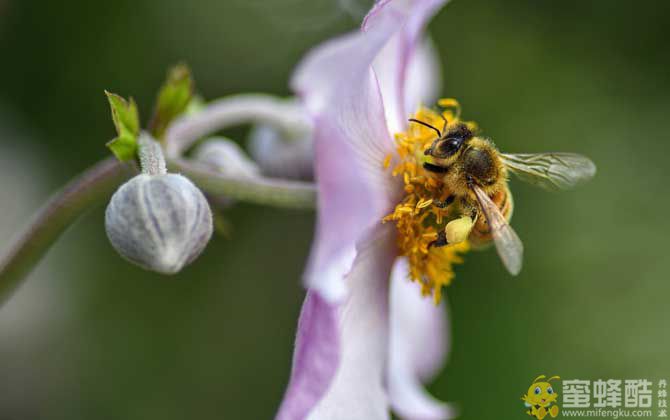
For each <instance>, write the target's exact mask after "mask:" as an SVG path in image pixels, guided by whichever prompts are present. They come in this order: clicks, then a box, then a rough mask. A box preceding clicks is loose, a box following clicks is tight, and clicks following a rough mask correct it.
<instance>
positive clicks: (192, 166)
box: [167, 159, 317, 209]
mask: <svg viewBox="0 0 670 420" xmlns="http://www.w3.org/2000/svg"><path fill="white" fill-rule="evenodd" d="M167 163H168V167H169V168H170V169H171V170H172V171H174V172H179V173H181V174H183V175H184V176H186V177H187V178H189V179H190V180H191V181H193V182H194V183H195V184H196V185H197V186H198V187H200V188H202V190H203V191H205V192H208V193H210V194H216V195H223V196H225V197H228V198H233V199H235V200H240V201H245V202H249V203H255V204H264V205H271V206H275V207H284V208H294V209H313V208H315V207H316V194H317V193H316V187H315V186H314V184H313V183H311V182H301V181H290V180H282V179H274V178H264V177H252V178H245V177H233V176H230V175H223V174H221V173H219V172H216V171H214V170H212V169H210V168H208V167H207V166H205V165H202V164H198V163H196V162H193V161H187V160H185V159H168V162H167Z"/></svg>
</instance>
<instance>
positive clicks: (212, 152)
mask: <svg viewBox="0 0 670 420" xmlns="http://www.w3.org/2000/svg"><path fill="white" fill-rule="evenodd" d="M193 159H195V160H196V161H198V162H202V163H204V164H206V165H208V166H211V167H213V168H214V169H216V170H217V171H218V172H220V173H222V174H224V175H229V176H239V177H255V176H260V174H261V170H260V168H259V167H258V165H256V163H255V162H254V161H253V160H251V159H250V158H249V157H248V156H247V155H246V154H245V153H244V150H242V148H241V147H240V146H238V145H237V143H235V142H234V141H232V140H229V139H227V138H225V137H212V138H211V139H208V140H207V141H205V142H204V143H202V144H201V145H199V146H198V147H197V148H196V149H195V152H193Z"/></svg>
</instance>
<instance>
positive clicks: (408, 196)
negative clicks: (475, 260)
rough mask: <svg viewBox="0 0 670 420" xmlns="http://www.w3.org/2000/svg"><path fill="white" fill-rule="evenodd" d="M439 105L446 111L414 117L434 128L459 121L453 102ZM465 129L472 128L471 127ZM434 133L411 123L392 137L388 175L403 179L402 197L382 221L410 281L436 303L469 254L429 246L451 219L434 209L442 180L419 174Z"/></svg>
mask: <svg viewBox="0 0 670 420" xmlns="http://www.w3.org/2000/svg"><path fill="white" fill-rule="evenodd" d="M438 105H440V106H441V107H443V108H445V109H444V111H442V113H441V114H440V113H438V112H436V111H434V110H431V109H428V108H424V107H421V108H420V109H419V110H418V111H417V112H416V114H415V115H414V118H416V119H417V120H420V121H423V122H425V123H428V124H430V125H432V126H434V127H437V128H439V129H442V127H443V126H444V120H445V119H446V120H447V121H448V125H449V126H451V125H453V124H456V123H458V122H459V118H460V106H459V105H458V102H457V101H456V100H454V99H441V100H440V101H438ZM466 124H467V125H468V126H469V127H472V128H475V127H476V125H475V124H474V123H466ZM435 134H436V133H435V132H434V131H433V130H431V129H430V128H428V127H425V126H423V125H420V124H412V123H410V125H409V127H408V128H407V131H405V132H401V133H397V134H396V135H395V141H396V151H397V157H398V158H399V162H398V163H397V164H396V165H395V166H394V167H393V168H392V169H391V171H392V172H391V173H392V174H393V176H402V179H403V182H404V184H405V186H404V191H405V197H404V198H403V199H402V201H401V202H400V203H398V205H397V206H396V207H395V210H394V211H393V213H391V214H389V215H387V216H386V217H384V219H383V222H391V221H392V222H394V223H395V225H396V228H397V230H398V235H397V241H398V247H399V249H400V254H401V255H403V256H405V257H407V258H408V260H409V277H410V278H411V279H412V280H413V281H415V282H417V283H419V284H420V286H421V294H422V295H424V296H428V295H432V296H433V300H434V302H435V303H436V304H437V303H439V302H440V299H441V298H442V287H443V286H448V285H449V284H450V283H451V281H452V279H453V277H454V271H453V265H454V264H460V263H462V262H463V259H462V258H461V256H460V255H461V254H462V253H464V252H466V251H467V250H468V249H469V245H468V242H467V241H464V242H461V243H458V244H452V245H447V246H442V247H435V246H430V245H431V243H432V242H433V241H435V240H436V239H437V238H438V233H439V232H440V231H443V230H444V228H445V226H446V224H447V223H448V222H449V221H450V220H453V219H454V218H455V217H456V215H455V214H454V215H452V214H451V213H452V212H450V208H446V209H443V208H440V207H438V206H437V205H436V201H440V202H443V201H444V200H445V199H446V198H447V197H448V196H449V194H450V191H449V190H448V188H447V186H446V185H444V183H443V182H442V179H441V177H439V176H436V175H435V174H433V173H431V172H427V171H425V170H424V169H423V162H422V160H421V159H422V158H423V156H424V151H425V150H426V149H427V148H428V147H430V145H431V143H432V142H433V141H434V140H435V137H436V136H435ZM390 163H391V156H386V158H385V159H384V162H383V165H384V168H389V167H390ZM450 207H451V206H450Z"/></svg>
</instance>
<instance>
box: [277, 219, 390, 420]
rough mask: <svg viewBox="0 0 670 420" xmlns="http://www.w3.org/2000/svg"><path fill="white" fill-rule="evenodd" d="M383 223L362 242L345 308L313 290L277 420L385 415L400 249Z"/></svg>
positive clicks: (371, 418)
mask: <svg viewBox="0 0 670 420" xmlns="http://www.w3.org/2000/svg"><path fill="white" fill-rule="evenodd" d="M392 236H393V231H392V229H391V228H390V227H389V226H381V227H378V228H377V229H375V230H372V231H370V233H368V234H367V235H366V237H365V239H364V240H363V241H362V243H361V245H360V247H359V249H358V253H357V256H356V260H355V261H354V263H353V265H352V268H351V272H350V273H349V274H347V276H346V279H345V282H346V286H347V287H348V288H349V290H350V291H351V293H349V295H348V298H347V299H346V300H345V301H344V302H343V303H342V304H340V305H333V304H329V303H328V302H326V301H325V300H324V299H322V298H321V297H320V296H319V295H318V294H317V293H315V292H314V291H310V292H308V296H307V299H306V300H305V303H304V304H303V310H302V313H301V315H300V321H299V324H298V337H297V340H296V349H295V356H294V360H293V372H292V373H291V380H290V383H289V387H288V390H287V392H286V395H285V397H284V401H283V402H282V405H281V408H280V410H279V414H278V415H277V419H278V420H302V419H305V418H310V419H313V420H314V419H315V420H331V419H332V420H335V419H337V420H340V419H347V420H357V419H360V420H378V419H387V418H388V400H387V396H386V392H385V390H384V386H383V377H384V370H385V367H386V355H387V352H388V341H387V339H388V292H389V291H388V284H389V276H390V271H391V267H392V265H393V259H394V258H395V253H396V249H395V245H394V243H393V240H392Z"/></svg>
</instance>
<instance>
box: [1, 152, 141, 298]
mask: <svg viewBox="0 0 670 420" xmlns="http://www.w3.org/2000/svg"><path fill="white" fill-rule="evenodd" d="M127 172H128V171H126V170H124V166H123V164H122V163H120V162H119V161H117V160H116V159H115V158H108V159H105V160H103V161H101V162H98V163H97V164H96V165H94V166H92V167H91V168H89V169H88V170H86V171H85V172H84V173H82V174H81V175H80V176H79V177H77V178H75V179H74V180H72V181H71V182H70V183H68V184H67V185H66V186H65V187H64V188H63V189H62V190H60V191H59V192H57V193H56V194H55V195H54V196H53V197H51V199H50V200H49V201H48V202H47V203H46V204H45V205H44V206H43V207H42V208H41V209H40V210H39V211H38V212H37V214H36V215H35V217H34V219H33V220H32V222H30V224H29V226H28V227H27V228H26V230H25V231H24V232H23V233H21V235H20V236H19V237H18V239H17V240H16V241H14V242H12V245H11V248H10V249H9V250H8V252H7V253H6V254H4V255H3V256H2V257H1V258H0V304H2V303H3V302H5V301H6V300H7V298H9V296H11V294H12V292H13V291H14V290H15V289H16V287H17V286H18V285H19V284H20V283H21V280H23V279H24V278H25V276H26V275H27V274H28V273H30V271H31V270H32V268H33V267H34V266H35V264H37V262H38V261H39V260H40V259H41V258H42V256H43V255H44V254H45V253H46V252H47V251H48V250H49V248H50V247H51V245H52V244H53V243H54V242H55V241H56V239H58V237H59V236H60V235H61V233H63V232H64V231H65V229H67V227H68V226H70V225H71V224H72V223H73V222H74V221H75V220H76V219H77V218H78V217H79V216H80V215H81V214H82V213H84V212H85V211H86V210H87V209H89V208H90V207H91V206H92V205H93V204H95V203H98V202H100V201H102V200H103V199H105V198H107V197H108V196H109V195H110V194H111V193H112V192H113V191H114V189H116V187H117V186H118V185H119V184H120V183H121V182H122V181H123V180H124V179H125V178H126V176H127Z"/></svg>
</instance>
